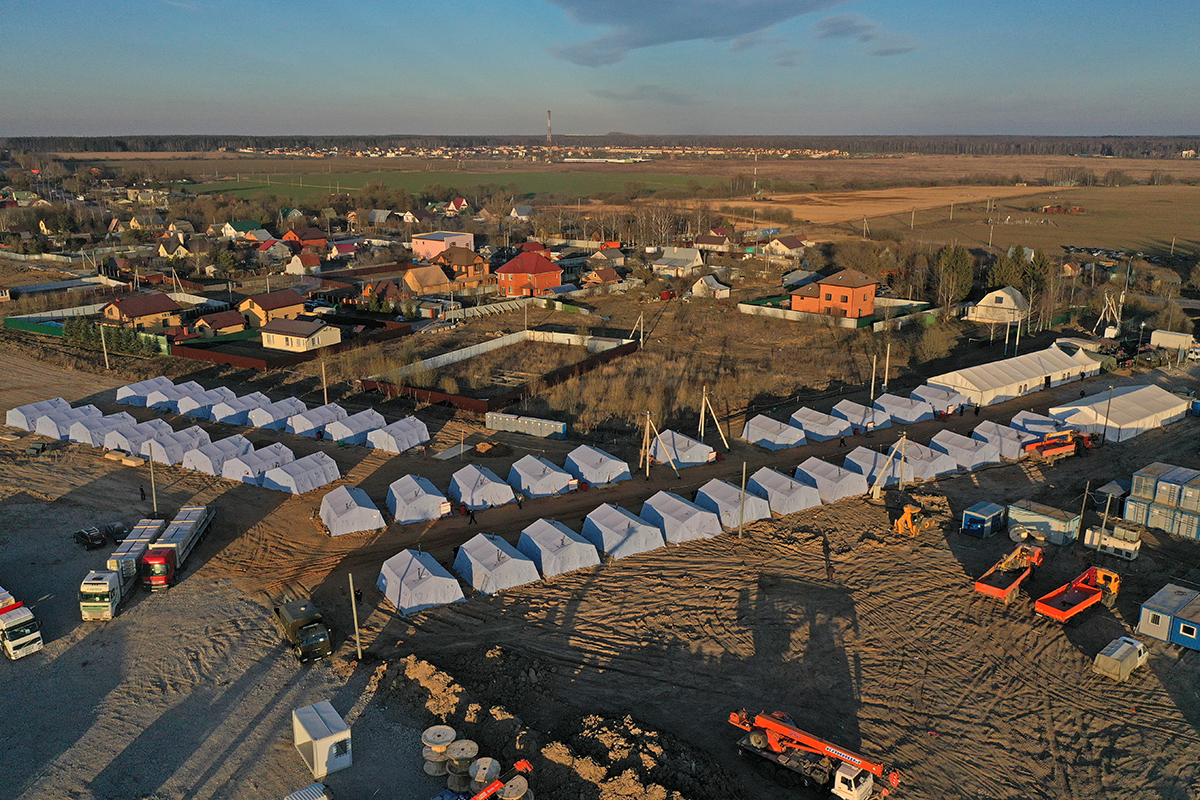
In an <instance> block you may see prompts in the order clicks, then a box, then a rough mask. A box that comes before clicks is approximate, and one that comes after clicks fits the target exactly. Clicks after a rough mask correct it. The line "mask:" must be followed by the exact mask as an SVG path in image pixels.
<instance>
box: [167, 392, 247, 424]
mask: <svg viewBox="0 0 1200 800" xmlns="http://www.w3.org/2000/svg"><path fill="white" fill-rule="evenodd" d="M235 397H237V395H236V394H234V393H233V390H232V389H229V388H227V387H225V386H218V387H216V388H215V389H208V390H206V391H203V392H197V393H196V394H190V395H188V396H187V397H181V398H179V402H178V403H176V404H175V407H176V408H177V409H179V413H180V414H187V415H188V416H189V417H195V418H197V419H212V409H213V406H215V405H216V404H217V403H225V402H228V401H230V400H232V399H234V398H235Z"/></svg>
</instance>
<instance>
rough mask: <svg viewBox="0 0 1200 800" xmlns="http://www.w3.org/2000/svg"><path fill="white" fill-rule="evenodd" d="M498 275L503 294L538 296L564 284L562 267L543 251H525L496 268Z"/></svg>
mask: <svg viewBox="0 0 1200 800" xmlns="http://www.w3.org/2000/svg"><path fill="white" fill-rule="evenodd" d="M527 244H528V242H527ZM496 277H497V282H498V284H499V288H500V294H501V295H504V296H505V297H536V296H538V295H543V294H549V292H550V290H551V289H553V288H554V287H556V286H561V285H562V268H561V267H559V266H558V265H557V264H555V263H554V262H553V261H551V260H550V259H548V258H546V257H545V256H544V255H542V254H541V253H534V252H524V253H521V254H520V255H518V256H517V257H516V258H514V259H513V260H512V261H509V262H508V263H507V264H505V265H504V266H502V267H500V268H499V269H498V270H496Z"/></svg>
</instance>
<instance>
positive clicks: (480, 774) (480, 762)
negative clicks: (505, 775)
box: [470, 756, 500, 792]
mask: <svg viewBox="0 0 1200 800" xmlns="http://www.w3.org/2000/svg"><path fill="white" fill-rule="evenodd" d="M470 774H471V781H472V783H474V784H476V785H475V786H473V787H472V788H474V789H475V790H476V792H479V791H481V790H482V789H483V788H484V787H485V786H487V785H488V784H490V783H491V782H492V781H494V780H496V778H499V777H500V762H499V761H497V760H496V759H494V758H488V757H487V756H484V757H483V758H477V759H475V760H474V761H472V762H471V770H470Z"/></svg>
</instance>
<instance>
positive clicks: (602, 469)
mask: <svg viewBox="0 0 1200 800" xmlns="http://www.w3.org/2000/svg"><path fill="white" fill-rule="evenodd" d="M563 466H564V467H565V468H566V470H567V472H569V473H571V474H572V475H574V476H575V477H576V478H578V479H579V480H581V481H584V482H585V483H587V484H588V485H589V486H604V485H605V484H609V483H616V482H617V481H627V480H630V479H631V478H632V477H633V476H632V475H631V474H630V472H629V465H628V464H626V463H625V462H624V461H622V460H621V459H619V458H617V457H616V456H614V455H610V454H609V453H606V452H604V451H603V450H601V449H600V448H599V447H592V446H591V445H586V444H581V445H579V447H576V448H575V449H574V450H572V451H571V452H570V453H567V461H566V463H565V464H564V465H563Z"/></svg>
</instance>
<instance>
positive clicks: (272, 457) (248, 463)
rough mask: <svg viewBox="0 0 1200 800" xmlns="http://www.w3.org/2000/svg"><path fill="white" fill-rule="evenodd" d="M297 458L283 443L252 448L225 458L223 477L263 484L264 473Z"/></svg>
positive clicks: (222, 468)
mask: <svg viewBox="0 0 1200 800" xmlns="http://www.w3.org/2000/svg"><path fill="white" fill-rule="evenodd" d="M295 460H296V457H295V456H294V455H293V454H292V451H291V450H290V449H289V448H288V447H287V446H286V445H283V444H280V443H279V442H275V443H274V444H269V445H267V446H266V447H260V448H258V449H257V450H251V451H250V452H249V453H245V454H244V455H240V456H232V457H230V458H227V459H225V463H224V464H222V465H221V477H222V478H225V479H226V480H231V481H240V482H242V483H252V484H254V485H255V486H262V479H263V475H265V474H266V473H267V470H272V469H275V468H276V467H282V466H283V465H284V464H290V463H292V462H293V461H295Z"/></svg>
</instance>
